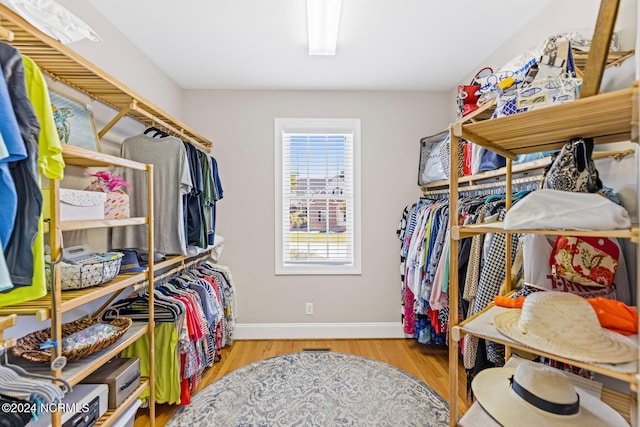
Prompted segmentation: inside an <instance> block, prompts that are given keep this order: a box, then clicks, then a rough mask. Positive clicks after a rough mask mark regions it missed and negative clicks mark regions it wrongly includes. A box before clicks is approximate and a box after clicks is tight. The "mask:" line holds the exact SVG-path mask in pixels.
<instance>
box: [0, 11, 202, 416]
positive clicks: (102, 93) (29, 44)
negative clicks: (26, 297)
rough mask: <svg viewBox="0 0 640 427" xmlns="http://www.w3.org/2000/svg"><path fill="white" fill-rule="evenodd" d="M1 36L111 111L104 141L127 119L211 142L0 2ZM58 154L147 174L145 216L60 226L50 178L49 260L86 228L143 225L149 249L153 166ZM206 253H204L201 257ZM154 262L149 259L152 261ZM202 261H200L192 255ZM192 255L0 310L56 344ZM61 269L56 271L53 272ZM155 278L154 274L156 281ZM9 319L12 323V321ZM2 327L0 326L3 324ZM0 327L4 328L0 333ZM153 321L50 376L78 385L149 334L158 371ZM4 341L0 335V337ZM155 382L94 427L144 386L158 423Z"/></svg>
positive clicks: (71, 150) (68, 150) (81, 152)
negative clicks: (41, 329)
mask: <svg viewBox="0 0 640 427" xmlns="http://www.w3.org/2000/svg"><path fill="white" fill-rule="evenodd" d="M0 37H2V38H3V39H4V40H5V41H7V42H9V43H10V44H12V45H13V46H14V47H16V48H17V49H18V50H20V52H21V53H22V54H24V55H27V56H29V57H30V58H31V59H33V60H34V61H35V62H36V64H37V65H38V67H39V68H40V69H41V70H42V71H43V72H44V73H46V74H48V75H49V76H50V77H51V78H52V79H53V80H54V81H60V82H62V83H64V84H66V85H68V86H70V87H72V88H75V89H77V90H79V91H80V92H83V93H84V94H86V95H88V96H89V97H90V98H91V99H92V100H97V101H99V102H101V103H103V104H105V105H108V106H110V107H112V108H113V109H115V110H116V114H115V116H114V117H113V118H112V119H111V120H110V121H109V123H107V124H106V125H105V127H104V128H103V129H100V130H99V132H98V137H99V138H102V137H103V136H104V135H105V134H106V133H107V132H108V131H109V130H110V129H111V128H112V127H113V126H114V125H115V124H116V123H117V122H118V121H119V120H121V119H122V118H123V117H125V116H129V117H132V118H133V119H135V120H138V121H140V122H143V123H149V124H153V125H154V126H158V127H162V128H163V130H165V131H166V132H167V133H169V134H172V135H175V136H176V137H178V138H179V139H181V140H183V141H186V142H188V143H190V144H192V145H194V146H196V147H197V148H198V149H200V150H202V151H204V152H205V153H209V152H210V151H211V147H212V143H211V141H209V140H208V139H207V138H205V137H204V136H203V135H201V134H200V133H198V132H196V131H194V130H193V129H191V128H189V127H188V126H186V125H185V124H184V123H183V122H182V121H180V120H178V119H176V118H175V117H173V116H171V115H170V114H168V113H167V112H165V111H164V110H163V109H161V108H159V107H158V106H156V105H154V104H153V103H152V102H150V101H149V100H148V99H146V98H144V97H142V96H141V95H140V94H138V93H136V92H135V91H134V90H132V89H131V88H129V87H127V86H126V85H124V84H123V83H122V82H120V81H118V80H116V79H115V78H113V77H112V76H110V75H109V74H107V73H106V72H105V71H104V70H101V69H100V68H98V67H97V66H95V65H94V64H92V63H91V62H89V61H88V60H86V59H85V58H83V57H82V56H80V55H79V54H77V53H76V52H74V51H73V50H72V49H70V48H69V47H67V46H65V45H63V44H62V43H60V42H58V41H57V40H55V39H53V38H51V37H49V36H48V35H46V34H44V33H42V32H41V31H40V30H38V29H37V28H36V27H34V26H33V25H31V24H30V23H29V22H27V21H26V20H25V19H23V18H22V17H21V16H19V15H18V14H17V13H15V12H14V11H13V10H11V9H10V8H8V7H7V6H5V5H2V4H0ZM63 157H64V161H65V164H66V165H73V166H79V167H108V166H117V167H122V168H130V169H135V170H139V171H143V172H146V173H147V177H148V178H147V183H148V186H147V187H148V188H147V192H148V201H147V206H148V207H149V209H148V212H147V216H145V217H138V218H127V219H121V220H97V221H60V219H59V218H60V216H59V207H58V203H57V201H58V200H59V183H58V182H57V181H55V180H52V181H50V185H49V189H50V193H51V214H50V222H49V224H48V227H46V231H47V232H48V233H49V235H50V241H51V242H50V246H51V257H52V259H57V257H58V255H59V254H60V252H61V239H60V235H61V233H62V232H64V231H74V230H88V229H98V228H112V227H122V226H131V225H135V226H146V227H147V230H148V235H149V242H148V247H149V248H153V247H154V244H153V243H154V242H153V221H152V218H153V179H152V177H153V167H152V165H147V164H143V163H139V162H135V161H131V160H128V159H123V158H120V157H116V156H110V155H107V154H102V153H99V152H94V151H91V150H87V149H83V148H80V147H75V146H71V145H64V146H63ZM203 256H204V255H203ZM150 258H153V257H150ZM194 258H198V259H199V258H200V257H194ZM194 258H190V257H173V258H170V259H168V260H166V261H163V262H162V263H159V264H158V265H157V266H156V265H154V262H153V259H149V263H148V271H146V272H143V273H137V274H120V275H118V276H117V277H116V278H115V279H114V280H112V281H110V282H109V283H107V284H104V285H103V286H99V287H93V288H86V289H82V290H74V291H65V292H62V291H61V290H60V274H56V275H55V277H56V283H54V284H53V286H52V288H51V290H50V291H49V292H48V294H47V295H46V296H44V297H42V298H39V299H36V300H32V301H27V302H24V303H22V304H16V305H12V306H6V307H0V315H4V314H14V315H15V314H20V315H27V314H30V315H35V316H36V319H37V320H38V321H44V320H47V319H51V329H52V337H51V339H52V340H53V341H58V342H60V341H61V334H62V332H61V322H62V314H63V313H68V312H70V311H71V310H74V309H76V308H79V307H81V306H83V305H85V304H87V303H89V302H92V301H95V300H97V299H99V298H103V297H107V296H109V297H110V299H112V298H114V297H115V296H116V295H118V293H120V292H122V291H124V290H125V289H128V288H132V289H135V288H136V287H138V288H139V287H141V286H151V287H153V284H154V280H155V277H156V276H158V275H160V274H166V272H167V271H172V270H177V269H180V268H184V267H185V266H186V265H189V263H190V262H192V260H193V259H194ZM56 268H58V269H59V267H56ZM158 277H159V276H158ZM149 306H150V307H149V318H150V319H153V316H154V312H153V292H150V293H149ZM11 319H13V320H14V321H15V316H12V317H11ZM0 326H1V324H0ZM0 329H1V328H0ZM153 330H154V327H153V322H152V323H150V324H147V323H142V324H141V323H134V325H133V326H132V327H131V328H130V330H129V331H127V333H126V334H125V336H124V337H122V338H121V339H120V340H119V341H118V342H117V343H116V344H114V345H113V346H112V347H110V348H109V349H106V350H103V351H102V352H100V353H98V354H96V355H93V356H91V357H88V358H86V359H84V360H83V361H80V362H74V363H69V364H68V366H67V367H66V368H64V369H63V370H62V372H61V371H53V375H61V376H65V377H66V378H68V379H69V381H70V382H71V383H72V384H75V383H77V382H79V381H81V380H82V379H83V378H85V377H86V376H87V375H89V374H90V373H91V372H92V371H94V370H95V369H97V368H98V367H99V366H100V365H102V364H103V363H105V362H106V361H107V360H109V359H110V358H112V357H114V356H115V355H116V354H118V353H119V352H120V351H122V349H124V348H125V347H126V346H128V345H129V344H131V343H132V342H133V341H135V340H136V339H137V338H139V337H141V336H142V335H144V334H145V333H147V332H148V333H149V341H150V343H149V344H150V348H151V352H150V360H149V364H150V371H151V372H152V373H153V372H154V370H155V361H154V360H155V359H154V351H153V348H154V334H153ZM0 337H1V336H0ZM59 352H60V350H59V349H58V350H56V351H55V353H56V354H54V355H53V357H56V356H59ZM154 383H155V380H154V377H153V375H151V376H150V378H149V379H148V380H145V381H143V382H142V383H141V385H140V387H138V389H137V390H136V391H135V392H134V393H133V394H132V395H131V396H130V397H129V398H128V399H127V401H126V402H125V404H124V405H122V406H121V407H120V408H118V409H117V410H114V411H108V412H107V413H106V414H105V415H104V416H103V417H102V418H101V419H100V420H99V422H98V424H97V425H100V426H109V425H111V424H112V423H113V422H114V421H115V420H116V418H117V417H118V416H119V415H121V414H122V413H123V412H124V410H125V409H126V407H127V406H128V404H130V403H131V402H133V401H134V400H135V399H136V398H137V397H138V396H140V394H141V393H142V392H143V391H144V390H145V389H146V388H147V387H148V388H149V390H150V405H149V415H150V420H151V421H150V423H151V426H153V425H154V423H155V389H154ZM52 423H53V426H54V427H59V426H60V424H61V420H60V417H59V416H58V417H55V416H54V417H52Z"/></svg>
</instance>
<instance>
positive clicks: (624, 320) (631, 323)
mask: <svg viewBox="0 0 640 427" xmlns="http://www.w3.org/2000/svg"><path fill="white" fill-rule="evenodd" d="M524 299H525V297H517V298H509V297H504V296H500V295H498V296H496V297H495V300H494V301H495V304H496V305H497V306H499V307H508V308H522V305H523V304H524ZM587 302H588V303H589V304H591V307H593V310H594V311H595V312H596V315H597V316H598V321H599V322H600V326H602V327H603V328H606V329H610V330H612V331H614V332H618V333H619V334H623V335H633V334H637V333H638V312H637V311H636V310H634V309H633V308H631V307H629V306H628V305H626V304H625V303H623V302H622V301H616V300H612V299H606V298H602V297H597V298H588V299H587Z"/></svg>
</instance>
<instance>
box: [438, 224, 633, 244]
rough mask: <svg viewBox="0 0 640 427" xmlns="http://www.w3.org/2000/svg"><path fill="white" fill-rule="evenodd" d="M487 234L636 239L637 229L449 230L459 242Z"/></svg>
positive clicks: (493, 226)
mask: <svg viewBox="0 0 640 427" xmlns="http://www.w3.org/2000/svg"><path fill="white" fill-rule="evenodd" d="M487 233H511V234H546V235H550V236H569V235H570V236H593V237H616V238H621V239H632V240H634V241H635V240H637V239H638V227H633V228H631V229H620V230H597V231H596V230H569V229H564V230H549V229H544V230H541V229H533V230H524V229H518V230H505V229H504V223H503V222H493V223H490V224H474V225H460V226H456V227H453V228H452V229H451V238H452V239H454V240H460V239H464V238H467V237H472V236H476V235H479V234H487Z"/></svg>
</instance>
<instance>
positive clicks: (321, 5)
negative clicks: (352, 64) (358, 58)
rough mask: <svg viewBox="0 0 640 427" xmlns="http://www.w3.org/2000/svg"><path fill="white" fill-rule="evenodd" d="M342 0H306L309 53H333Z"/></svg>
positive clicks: (334, 52)
mask: <svg viewBox="0 0 640 427" xmlns="http://www.w3.org/2000/svg"><path fill="white" fill-rule="evenodd" d="M341 10H342V0H307V27H308V30H309V55H335V54H336V45H337V43H338V30H339V29H340V11H341Z"/></svg>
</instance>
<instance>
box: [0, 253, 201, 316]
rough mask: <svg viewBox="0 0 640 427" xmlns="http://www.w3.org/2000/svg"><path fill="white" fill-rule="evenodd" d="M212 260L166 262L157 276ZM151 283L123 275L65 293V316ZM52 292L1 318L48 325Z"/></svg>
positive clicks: (143, 276) (1, 310) (0, 310)
mask: <svg viewBox="0 0 640 427" xmlns="http://www.w3.org/2000/svg"><path fill="white" fill-rule="evenodd" d="M208 256H209V252H205V253H203V254H200V255H195V256H182V255H178V256H172V257H168V258H167V259H166V260H164V261H160V262H157V263H155V264H154V272H155V274H154V275H156V276H157V275H160V274H165V273H166V272H168V271H171V270H175V269H180V268H184V266H185V265H186V264H189V263H192V262H197V261H200V260H201V259H204V258H206V257H208ZM144 282H147V273H146V272H142V273H121V274H119V275H117V276H116V277H115V278H114V279H113V280H112V281H110V282H108V283H105V284H104V285H102V286H94V287H91V288H85V289H78V290H72V291H62V300H61V303H60V309H61V311H62V313H66V312H68V311H71V310H73V309H75V308H78V307H80V306H82V305H84V304H87V303H89V302H91V301H94V300H96V299H98V298H102V297H105V296H108V295H111V294H113V293H114V292H117V291H119V290H122V289H125V288H127V287H129V286H133V285H136V284H141V283H144ZM51 302H52V301H51V292H49V293H47V295H45V296H44V297H41V298H38V299H35V300H31V301H25V302H24V303H21V304H16V305H8V306H5V307H0V316H4V315H10V314H13V313H19V314H22V315H29V314H30V315H35V316H36V317H37V319H38V321H40V322H41V321H44V320H47V319H50V318H51Z"/></svg>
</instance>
